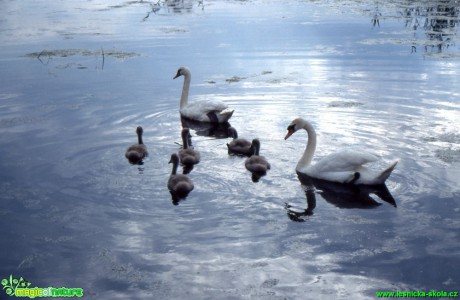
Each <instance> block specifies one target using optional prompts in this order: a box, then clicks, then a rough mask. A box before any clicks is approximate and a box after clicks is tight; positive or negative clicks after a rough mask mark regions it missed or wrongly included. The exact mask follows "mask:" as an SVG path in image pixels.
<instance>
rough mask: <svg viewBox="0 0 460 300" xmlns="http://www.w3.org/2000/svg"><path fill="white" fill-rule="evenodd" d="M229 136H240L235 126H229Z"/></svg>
mask: <svg viewBox="0 0 460 300" xmlns="http://www.w3.org/2000/svg"><path fill="white" fill-rule="evenodd" d="M228 136H229V137H231V138H234V139H236V138H238V132H237V131H236V129H235V128H234V127H231V126H230V127H228Z"/></svg>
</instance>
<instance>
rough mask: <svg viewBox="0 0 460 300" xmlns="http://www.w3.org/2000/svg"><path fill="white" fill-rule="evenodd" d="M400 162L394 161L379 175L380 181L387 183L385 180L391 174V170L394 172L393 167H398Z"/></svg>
mask: <svg viewBox="0 0 460 300" xmlns="http://www.w3.org/2000/svg"><path fill="white" fill-rule="evenodd" d="M397 164H398V161H395V162H393V163H392V164H391V165H390V166H389V167H388V168H386V169H385V170H384V171H383V172H382V173H381V174H380V175H379V177H378V181H379V182H382V183H385V180H387V178H388V177H389V176H390V174H391V172H393V169H394V168H395V167H396V165H397Z"/></svg>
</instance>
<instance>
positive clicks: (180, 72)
mask: <svg viewBox="0 0 460 300" xmlns="http://www.w3.org/2000/svg"><path fill="white" fill-rule="evenodd" d="M181 75H182V68H180V69H179V70H177V73H176V76H174V77H173V79H176V78H177V77H179V76H181Z"/></svg>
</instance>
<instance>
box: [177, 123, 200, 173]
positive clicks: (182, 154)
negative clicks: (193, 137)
mask: <svg viewBox="0 0 460 300" xmlns="http://www.w3.org/2000/svg"><path fill="white" fill-rule="evenodd" d="M181 135H182V145H183V146H182V147H183V148H182V149H181V150H180V151H179V158H180V162H181V164H182V165H184V166H187V167H191V166H193V165H195V164H197V163H199V162H200V152H198V151H196V150H194V149H192V148H190V145H189V137H190V129H188V128H184V129H182V134H181Z"/></svg>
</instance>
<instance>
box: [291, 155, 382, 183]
mask: <svg viewBox="0 0 460 300" xmlns="http://www.w3.org/2000/svg"><path fill="white" fill-rule="evenodd" d="M378 159H379V158H378V157H377V156H375V155H373V154H371V153H368V152H362V151H357V150H352V149H349V150H344V151H340V152H335V153H332V154H329V155H327V156H325V157H323V158H322V159H321V160H319V161H318V162H316V163H315V164H314V165H309V166H306V167H302V168H300V169H298V170H297V171H298V172H300V173H304V174H307V175H308V176H311V177H315V178H319V179H324V180H329V181H334V182H350V181H351V180H353V179H354V176H355V173H356V172H357V171H362V170H363V165H364V164H366V163H370V162H375V161H377V160H378Z"/></svg>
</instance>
